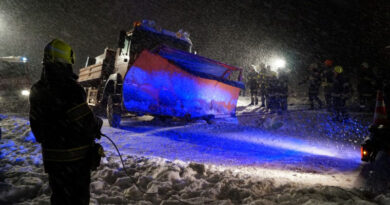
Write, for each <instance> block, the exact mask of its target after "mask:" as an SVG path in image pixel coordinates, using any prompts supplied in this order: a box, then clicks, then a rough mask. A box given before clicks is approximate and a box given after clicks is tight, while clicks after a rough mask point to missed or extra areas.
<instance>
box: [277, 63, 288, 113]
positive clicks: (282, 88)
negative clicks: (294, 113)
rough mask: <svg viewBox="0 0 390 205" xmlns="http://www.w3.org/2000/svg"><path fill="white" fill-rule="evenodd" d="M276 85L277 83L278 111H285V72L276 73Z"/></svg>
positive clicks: (286, 81) (286, 89) (286, 92)
mask: <svg viewBox="0 0 390 205" xmlns="http://www.w3.org/2000/svg"><path fill="white" fill-rule="evenodd" d="M278 83H279V86H278V87H279V93H280V94H279V98H280V99H279V103H280V110H281V111H282V112H284V111H287V107H288V106H287V97H288V74H287V71H285V70H282V69H281V70H280V71H279V72H278Z"/></svg>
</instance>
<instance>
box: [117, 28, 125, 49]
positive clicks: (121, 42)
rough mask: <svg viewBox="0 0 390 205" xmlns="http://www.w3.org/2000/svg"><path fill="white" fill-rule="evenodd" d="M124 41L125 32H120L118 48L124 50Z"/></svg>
mask: <svg viewBox="0 0 390 205" xmlns="http://www.w3.org/2000/svg"><path fill="white" fill-rule="evenodd" d="M125 39H126V31H124V30H121V31H120V32H119V41H118V48H124V47H125Z"/></svg>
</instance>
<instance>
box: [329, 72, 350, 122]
mask: <svg viewBox="0 0 390 205" xmlns="http://www.w3.org/2000/svg"><path fill="white" fill-rule="evenodd" d="M333 74H334V78H333V86H332V105H333V113H334V118H333V119H334V120H337V121H344V120H345V119H346V118H347V117H348V116H347V112H346V108H345V103H346V100H347V98H348V97H349V95H350V91H351V89H350V84H349V82H348V80H347V78H346V77H345V74H344V69H343V67H341V66H335V67H334V72H333Z"/></svg>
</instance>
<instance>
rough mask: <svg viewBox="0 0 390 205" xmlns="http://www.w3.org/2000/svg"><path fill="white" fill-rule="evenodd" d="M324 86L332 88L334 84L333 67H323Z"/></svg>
mask: <svg viewBox="0 0 390 205" xmlns="http://www.w3.org/2000/svg"><path fill="white" fill-rule="evenodd" d="M321 77H322V86H323V87H326V88H327V87H331V86H332V84H333V67H326V66H324V67H322V73H321Z"/></svg>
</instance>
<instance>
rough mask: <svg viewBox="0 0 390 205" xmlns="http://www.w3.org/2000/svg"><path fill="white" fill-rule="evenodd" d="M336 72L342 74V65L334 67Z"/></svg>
mask: <svg viewBox="0 0 390 205" xmlns="http://www.w3.org/2000/svg"><path fill="white" fill-rule="evenodd" d="M334 72H336V73H338V74H340V73H342V72H343V67H341V66H339V65H338V66H335V67H334Z"/></svg>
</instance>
